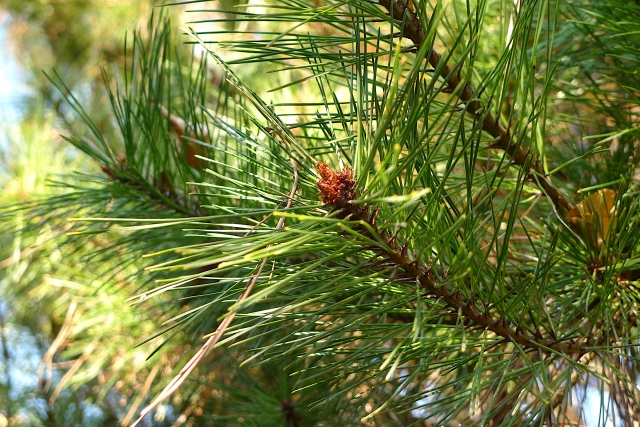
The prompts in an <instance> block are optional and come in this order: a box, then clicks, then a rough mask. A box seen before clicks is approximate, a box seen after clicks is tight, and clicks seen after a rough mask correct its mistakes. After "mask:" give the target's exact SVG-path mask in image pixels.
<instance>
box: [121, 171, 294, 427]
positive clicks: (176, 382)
mask: <svg viewBox="0 0 640 427" xmlns="http://www.w3.org/2000/svg"><path fill="white" fill-rule="evenodd" d="M290 162H291V167H292V168H293V186H292V188H291V192H290V193H289V197H288V199H287V205H286V206H287V209H288V208H290V207H291V204H292V203H293V198H294V196H295V193H296V190H297V188H298V168H297V167H296V163H295V160H294V159H291V160H290ZM284 221H285V217H282V218H280V220H279V221H278V225H277V226H276V230H279V229H281V228H283V227H284ZM268 260H269V258H268V257H265V258H263V259H262V260H261V261H260V264H259V265H258V268H257V271H256V272H255V274H253V275H252V276H251V278H250V279H249V281H248V282H247V285H246V287H245V290H244V292H243V293H242V295H240V296H239V297H238V300H237V302H236V304H238V303H240V302H242V301H244V300H246V299H247V298H248V297H249V295H251V292H252V291H253V287H254V286H255V284H256V283H257V282H258V278H259V277H260V275H261V274H262V270H263V269H264V266H265V265H266V264H267V261H268ZM236 313H237V311H232V312H231V313H229V314H228V315H227V317H225V318H224V320H223V321H222V322H221V323H220V325H218V328H217V329H216V331H215V333H214V334H213V335H212V336H211V337H209V339H208V340H207V341H206V342H205V343H204V345H203V346H202V347H201V348H200V350H198V352H197V353H196V354H195V355H194V356H193V357H192V358H191V360H189V362H187V364H186V365H185V366H184V367H183V368H182V370H181V371H180V372H179V373H178V375H176V376H175V377H174V378H173V380H171V382H170V383H169V384H168V385H167V386H166V387H165V388H164V390H162V392H160V394H159V395H158V396H157V397H156V398H155V399H154V400H153V401H152V402H151V403H150V404H149V405H148V406H147V407H146V408H144V409H143V410H142V411H141V412H140V417H139V418H138V419H137V420H136V421H135V422H134V423H133V424H132V425H131V427H135V426H137V425H138V424H140V422H141V421H142V419H143V418H144V417H145V416H147V414H149V413H150V412H151V411H153V410H154V409H155V408H157V407H158V405H160V403H162V402H163V401H164V400H165V399H167V398H168V397H169V396H171V395H172V394H173V393H174V392H175V391H176V390H178V389H179V388H180V386H181V385H182V383H183V382H184V381H185V380H186V379H187V378H188V377H189V375H190V374H191V372H193V370H194V369H195V368H196V367H197V366H198V365H199V364H200V362H201V361H202V360H203V359H204V358H205V356H206V355H207V354H208V353H209V351H211V349H212V348H213V347H214V346H215V345H216V344H217V343H218V342H219V341H220V339H221V338H222V336H223V335H224V333H225V331H226V330H227V328H228V327H229V325H231V323H232V322H233V319H234V318H235V317H236Z"/></svg>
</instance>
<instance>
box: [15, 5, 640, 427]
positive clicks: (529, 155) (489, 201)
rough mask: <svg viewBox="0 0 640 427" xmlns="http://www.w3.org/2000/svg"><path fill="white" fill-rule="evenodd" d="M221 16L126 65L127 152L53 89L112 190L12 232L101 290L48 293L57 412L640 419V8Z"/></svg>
mask: <svg viewBox="0 0 640 427" xmlns="http://www.w3.org/2000/svg"><path fill="white" fill-rule="evenodd" d="M195 3H197V2H195ZM206 12H207V13H210V14H211V15H212V16H213V17H212V18H207V19H205V20H200V21H198V22H196V23H193V26H192V27H190V28H187V29H184V33H185V35H186V37H187V38H188V40H189V42H188V43H191V44H192V45H193V50H192V54H191V55H186V54H185V47H184V44H180V43H176V40H175V38H174V36H173V35H172V34H173V33H172V32H171V29H170V27H169V25H168V24H167V23H166V22H164V21H162V20H161V19H156V20H154V21H152V23H151V24H150V25H151V26H150V30H149V33H150V34H151V35H150V36H149V37H148V38H145V37H142V36H139V35H137V36H135V37H134V38H133V40H132V41H131V40H129V42H128V45H127V51H128V56H127V63H126V64H125V66H124V70H123V71H122V72H121V73H115V74H111V73H108V72H106V71H105V73H104V79H105V83H106V84H105V87H106V88H107V90H108V97H109V99H110V101H111V105H112V109H113V111H112V114H113V129H112V130H104V129H98V127H97V126H95V125H94V124H93V121H92V118H91V117H90V116H89V115H88V114H86V113H85V112H84V110H83V108H82V105H80V104H79V103H78V102H77V101H76V98H75V96H74V93H73V92H71V91H69V90H68V89H67V86H66V85H65V82H64V81H63V80H62V79H60V78H59V77H58V76H57V75H56V74H55V73H50V74H49V78H50V79H51V82H52V83H53V84H54V85H55V86H56V87H57V89H58V90H59V91H60V92H61V93H62V94H64V95H65V97H66V99H67V101H68V103H69V106H70V107H71V108H73V109H74V110H75V111H76V113H77V114H78V115H79V116H80V117H82V118H83V119H84V121H85V122H86V125H87V127H88V129H89V131H90V135H89V136H87V137H84V138H80V137H68V138H67V139H68V141H69V142H70V143H72V144H73V145H74V146H75V147H76V148H78V149H79V150H81V151H82V152H83V153H84V155H86V156H87V158H89V159H92V160H93V161H94V162H96V163H97V164H99V165H100V170H99V171H98V172H95V173H83V174H80V173H78V174H76V175H75V176H74V177H70V178H65V177H62V178H60V179H59V185H60V186H61V188H62V189H63V192H62V193H61V194H59V195H56V196H51V197H48V198H47V199H45V200H42V201H41V202H39V203H35V204H29V205H24V204H23V205H17V206H15V207H12V208H10V209H7V210H6V211H5V214H4V215H5V218H7V217H10V216H13V215H15V214H16V213H17V212H19V213H21V215H24V216H25V218H26V219H25V224H24V225H23V226H21V227H20V233H21V236H22V237H21V238H22V239H23V240H24V241H25V242H29V241H30V240H31V241H32V242H34V243H33V244H37V245H40V246H38V248H40V249H39V252H45V251H59V252H58V253H59V254H60V255H59V256H60V257H61V258H62V259H63V260H64V259H66V258H67V257H68V258H69V259H71V260H74V263H78V264H80V265H82V266H83V268H82V270H81V271H79V272H78V271H74V272H73V274H72V277H65V271H64V270H63V269H62V270H60V271H59V272H58V275H59V277H58V278H49V279H48V280H49V286H51V285H57V286H58V288H56V290H55V291H49V292H50V293H53V294H54V295H55V297H56V298H57V299H56V301H58V303H57V304H58V307H59V308H58V310H60V313H61V315H60V317H61V318H64V319H66V320H65V321H64V323H63V324H62V325H61V327H60V332H59V339H58V340H56V341H55V342H54V345H53V346H52V350H51V351H50V353H49V358H48V359H47V362H48V364H45V366H49V367H51V366H52V363H53V357H54V353H55V352H56V351H60V350H62V353H61V357H62V358H64V359H69V360H73V361H74V363H73V364H72V365H71V367H69V368H68V371H67V375H65V377H64V379H63V381H61V382H60V385H59V388H60V389H61V388H62V387H64V386H65V385H66V386H73V385H76V386H77V385H80V384H88V383H89V384H95V385H96V387H98V388H99V389H100V390H102V392H101V393H102V398H105V396H107V394H108V393H117V394H118V395H119V396H122V397H123V399H125V400H126V401H127V411H126V414H123V419H122V422H123V423H127V424H128V423H131V422H133V425H137V424H138V423H139V422H146V421H145V420H146V419H147V418H144V417H145V416H147V415H148V414H150V413H153V414H154V417H155V419H162V418H163V417H165V418H166V417H169V418H167V419H170V418H171V417H173V418H172V419H171V421H174V419H175V423H176V425H180V424H182V423H189V422H190V423H192V424H194V425H206V424H207V423H209V422H211V421H212V420H215V425H240V424H242V425H256V426H258V425H260V426H265V425H288V426H306V425H360V424H364V425H380V426H389V425H400V426H408V425H436V426H458V425H464V426H471V425H474V426H475V425H486V426H521V425H523V426H524V425H531V426H534V425H536V426H552V425H554V426H555V425H576V426H577V425H581V424H585V423H589V424H590V425H603V426H604V425H607V418H608V417H611V418H613V419H614V420H615V421H614V422H615V423H619V424H620V425H625V426H632V425H636V424H637V423H639V422H640V410H639V403H640V402H639V399H640V391H639V390H638V387H637V381H636V378H637V375H638V374H639V373H640V369H639V365H638V364H636V363H635V362H636V358H637V357H638V351H637V346H638V342H637V339H638V329H637V304H639V300H638V290H637V284H638V278H639V277H640V275H638V267H637V265H638V262H639V261H640V255H639V250H638V239H639V238H640V232H639V230H638V218H639V213H640V211H639V206H638V201H637V199H636V198H635V197H634V196H635V195H636V194H637V192H638V184H637V177H636V173H637V172H636V165H637V164H638V162H637V156H638V149H637V145H638V142H637V140H638V135H640V132H639V129H638V127H637V122H638V111H640V110H639V106H640V101H639V98H638V95H639V92H638V88H640V77H639V76H638V73H637V72H636V68H637V62H638V59H637V58H638V56H637V55H638V53H639V52H640V41H638V39H633V38H632V37H631V36H629V35H630V34H633V33H634V31H636V30H637V29H638V28H639V27H640V18H638V17H640V13H639V12H640V6H639V5H638V4H637V3H632V2H631V3H623V2H619V1H618V0H603V1H598V2H590V3H589V4H586V3H576V2H570V3H562V2H552V1H546V0H532V1H516V2H515V3H513V2H508V1H478V2H462V1H453V2H440V1H436V2H431V3H430V2H426V1H418V0H406V1H405V0H378V1H366V0H327V1H322V2H319V1H312V0H281V1H279V2H276V3H273V4H270V5H257V4H253V3H252V2H249V3H248V4H244V5H242V6H239V7H237V8H235V9H233V10H231V11H226V12H222V11H206ZM220 24H222V25H220ZM211 28H213V29H214V30H212V29H211ZM182 41H184V40H182ZM222 48H224V49H225V51H223V50H222ZM198 52H201V53H202V55H199V53H198ZM228 52H231V53H232V54H231V55H228ZM258 73H261V74H263V75H265V76H266V75H267V73H274V75H275V76H276V77H275V78H276V79H280V81H281V82H280V83H279V84H272V83H270V84H271V86H270V87H268V88H266V89H265V88H264V87H263V84H262V83H263V81H261V80H260V79H257V78H255V76H256V75H257V74H258ZM247 75H253V78H246V76H247ZM221 76H222V77H221ZM264 81H269V82H273V81H275V80H268V78H267V77H265V78H264ZM267 89H268V91H267ZM43 224H46V225H45V226H46V227H47V229H50V230H57V231H56V232H55V233H54V235H53V236H50V237H49V240H48V241H50V242H55V245H43V244H42V239H40V240H38V236H41V235H42V227H43ZM27 244H28V243H27ZM52 246H54V247H52ZM39 252H37V253H39ZM61 278H65V280H60V279H61ZM24 289H26V290H28V287H26V288H24ZM60 289H63V290H64V291H60ZM26 290H23V291H24V292H26ZM16 292H19V290H16ZM62 313H66V314H62ZM203 338H204V339H203ZM145 359H148V360H146V361H145ZM178 370H180V371H179V372H178ZM594 399H595V401H597V402H598V405H599V409H597V408H596V409H597V410H595V411H594V410H593V408H592V407H590V405H589V404H587V402H593V401H594ZM143 405H146V407H144V408H143ZM141 408H142V409H141ZM167 414H168V415H167ZM594 414H595V415H594ZM138 416H139V417H140V418H139V419H138V421H135V419H136V418H137V417H138ZM148 418H150V416H149V417H148Z"/></svg>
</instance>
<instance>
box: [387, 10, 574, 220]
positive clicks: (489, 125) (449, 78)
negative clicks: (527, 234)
mask: <svg viewBox="0 0 640 427" xmlns="http://www.w3.org/2000/svg"><path fill="white" fill-rule="evenodd" d="M378 4H380V6H382V7H384V8H385V9H387V11H388V12H389V13H390V14H391V15H392V16H393V17H394V18H397V19H401V18H402V17H403V16H405V14H406V17H405V21H404V22H405V23H404V28H403V36H404V37H405V38H408V39H410V40H411V41H412V42H413V43H414V44H415V45H416V47H417V48H418V49H419V48H420V46H422V44H423V43H424V42H425V33H424V28H423V27H422V25H421V24H420V20H419V18H418V15H417V13H416V12H415V11H413V10H412V8H411V7H407V6H406V5H405V4H404V3H403V2H401V1H397V0H379V2H378ZM428 61H429V64H430V65H431V66H432V67H433V68H434V69H435V70H437V69H438V67H439V66H440V65H441V61H442V58H441V56H440V54H438V52H436V51H435V50H434V49H431V50H430V53H429V57H428ZM440 76H441V77H442V78H443V79H444V81H445V82H446V84H447V87H448V89H449V91H451V92H453V93H456V89H457V88H458V86H460V85H461V84H463V79H462V77H461V76H460V72H459V70H456V69H452V68H451V67H450V66H449V65H448V64H444V67H443V68H442V71H441V74H440ZM434 77H437V76H436V75H434ZM458 97H459V98H460V100H461V101H462V102H463V103H465V104H466V111H467V112H468V113H470V114H474V115H477V114H479V112H480V111H482V109H483V108H484V106H483V104H482V102H481V101H480V99H478V98H477V97H476V94H475V91H474V89H473V87H471V85H469V84H464V87H463V88H462V90H460V92H459V93H458ZM482 129H483V130H484V131H485V132H487V133H488V134H489V135H491V136H493V137H494V138H497V141H496V142H495V144H492V148H493V147H495V148H500V149H502V150H504V151H505V152H506V153H507V154H509V157H511V160H512V161H513V163H514V164H516V165H518V166H520V167H523V168H524V167H526V166H527V163H528V162H527V158H528V156H529V151H528V150H525V149H523V148H522V147H521V146H519V145H516V144H513V143H512V141H511V135H510V134H509V131H508V130H506V129H505V128H504V127H503V126H502V125H501V124H500V122H499V120H498V118H496V117H494V116H493V114H491V113H488V114H487V115H486V116H485V118H484V120H483V121H482ZM529 178H531V179H532V180H533V181H534V182H536V183H537V184H538V187H539V188H540V189H541V190H542V191H543V192H544V193H545V194H547V196H549V199H550V200H551V201H552V203H553V205H554V206H555V208H556V210H557V211H558V213H562V214H564V213H566V212H567V211H569V210H571V209H572V208H573V206H572V205H571V203H569V202H568V201H567V199H566V198H565V197H564V196H563V195H562V194H561V193H560V192H559V191H558V190H557V189H556V188H555V187H553V186H552V185H551V183H550V182H549V181H548V180H547V178H546V177H545V174H544V171H543V170H542V168H541V167H540V165H539V164H538V163H537V162H534V163H532V164H531V166H530V172H529Z"/></svg>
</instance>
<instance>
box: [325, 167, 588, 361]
mask: <svg viewBox="0 0 640 427" xmlns="http://www.w3.org/2000/svg"><path fill="white" fill-rule="evenodd" d="M317 169H318V172H319V174H320V177H321V179H320V181H318V189H319V190H320V194H321V195H322V201H323V202H324V203H325V204H328V205H331V206H333V207H335V208H336V215H337V217H338V218H342V219H348V220H349V221H359V222H360V225H359V226H358V232H359V233H361V234H362V235H364V236H365V237H368V238H370V239H371V240H373V241H377V242H379V243H380V245H379V246H378V247H377V248H376V249H377V252H378V255H379V256H380V258H381V259H383V260H386V261H387V263H388V264H389V265H393V266H395V267H397V268H398V269H399V271H403V272H404V274H402V275H400V276H398V277H397V279H405V280H406V279H411V280H417V281H419V282H420V286H421V288H423V289H424V290H425V291H426V292H427V293H428V294H430V295H432V296H434V297H436V298H438V299H439V300H441V301H443V302H444V303H445V304H447V305H448V306H449V307H451V308H452V309H454V310H455V311H457V312H460V313H461V314H462V315H463V316H464V317H465V318H466V319H468V320H469V321H471V322H473V323H474V324H475V325H476V326H477V327H479V328H482V329H487V330H489V331H491V332H493V333H495V334H496V335H499V336H501V337H503V338H505V339H507V340H509V341H512V342H514V343H516V344H518V345H520V346H522V347H526V348H531V349H540V350H542V351H544V352H558V353H565V354H578V355H580V356H581V355H583V354H585V353H586V352H587V351H588V350H587V348H588V347H589V346H590V345H593V342H592V340H591V339H590V338H584V339H580V340H578V341H575V340H568V341H558V340H555V339H545V338H542V337H539V336H534V335H532V334H529V333H526V332H524V331H523V330H522V328H520V327H518V326H517V325H516V326H515V327H512V326H510V325H509V322H508V321H507V320H506V319H505V318H494V317H492V316H491V315H489V314H487V313H483V312H481V311H480V310H478V308H477V303H476V301H475V300H474V299H472V298H470V299H469V300H467V301H464V300H463V298H462V296H461V295H460V292H459V291H450V290H449V289H447V287H446V286H442V285H441V284H440V283H438V282H437V281H436V278H435V276H434V275H433V272H432V271H431V269H430V268H429V267H428V266H426V265H423V264H421V263H419V262H417V261H412V260H411V259H410V258H409V256H408V254H407V251H406V245H405V246H399V245H398V242H397V240H396V237H395V236H389V234H388V233H386V232H384V231H380V230H379V229H378V226H377V224H376V222H377V216H378V213H377V211H373V212H371V211H370V209H369V207H368V206H366V205H365V206H363V205H358V204H353V203H352V201H353V200H355V191H356V190H355V189H356V181H355V180H354V179H353V172H352V171H351V169H349V168H345V169H344V170H343V171H342V172H336V171H334V170H332V169H331V168H330V167H329V166H327V165H325V164H324V163H318V165H317Z"/></svg>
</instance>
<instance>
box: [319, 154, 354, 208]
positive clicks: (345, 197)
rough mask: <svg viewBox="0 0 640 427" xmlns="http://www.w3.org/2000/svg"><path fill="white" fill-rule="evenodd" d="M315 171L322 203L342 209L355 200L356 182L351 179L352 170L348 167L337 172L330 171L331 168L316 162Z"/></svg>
mask: <svg viewBox="0 0 640 427" xmlns="http://www.w3.org/2000/svg"><path fill="white" fill-rule="evenodd" d="M316 169H317V170H318V172H319V173H320V180H319V181H318V190H320V195H321V196H322V203H324V204H326V205H332V206H335V207H337V208H343V207H346V206H347V205H348V204H349V202H350V201H352V200H353V199H355V195H356V194H355V193H356V180H355V179H353V170H351V168H350V167H345V168H344V169H342V172H337V171H334V170H333V169H331V166H328V165H326V164H324V163H322V162H318V164H317V165H316Z"/></svg>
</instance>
